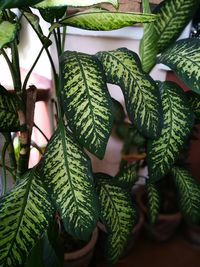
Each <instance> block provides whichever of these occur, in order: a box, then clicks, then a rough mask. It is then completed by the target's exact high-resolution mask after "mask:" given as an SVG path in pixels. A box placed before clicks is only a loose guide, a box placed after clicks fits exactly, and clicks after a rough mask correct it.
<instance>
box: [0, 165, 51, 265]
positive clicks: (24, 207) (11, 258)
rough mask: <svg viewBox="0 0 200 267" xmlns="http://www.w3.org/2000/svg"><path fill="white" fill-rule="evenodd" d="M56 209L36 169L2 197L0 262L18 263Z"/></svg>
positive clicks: (0, 211)
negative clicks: (53, 207)
mask: <svg viewBox="0 0 200 267" xmlns="http://www.w3.org/2000/svg"><path fill="white" fill-rule="evenodd" d="M52 213H53V209H52V206H51V203H50V200H49V197H48V194H47V192H46V190H45V189H44V188H43V184H42V182H41V180H40V178H39V176H38V173H37V170H36V169H32V170H31V171H29V172H27V173H26V174H25V175H24V177H23V179H22V180H21V181H20V182H19V184H17V186H16V187H14V189H12V191H10V192H9V193H8V194H7V195H5V196H3V197H2V198H1V199H0V251H1V253H0V266H1V267H9V266H10V267H15V266H16V267H19V266H24V263H25V261H26V259H27V257H28V255H29V253H30V251H31V250H32V248H33V247H34V246H35V245H36V244H37V242H38V240H39V239H40V238H41V236H42V234H43V233H44V232H45V230H46V228H47V226H48V222H49V220H50V218H51V216H52Z"/></svg>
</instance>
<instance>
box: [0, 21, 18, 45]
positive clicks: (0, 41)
mask: <svg viewBox="0 0 200 267" xmlns="http://www.w3.org/2000/svg"><path fill="white" fill-rule="evenodd" d="M16 33H17V24H13V23H11V22H9V21H2V22H1V23H0V49H1V48H3V47H4V46H5V45H7V44H8V43H10V42H12V41H13V40H14V39H15V36H16Z"/></svg>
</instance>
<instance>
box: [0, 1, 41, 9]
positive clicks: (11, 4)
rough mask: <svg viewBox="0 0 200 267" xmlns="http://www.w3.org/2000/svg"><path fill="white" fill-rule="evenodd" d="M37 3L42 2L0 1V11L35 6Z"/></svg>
mask: <svg viewBox="0 0 200 267" xmlns="http://www.w3.org/2000/svg"><path fill="white" fill-rule="evenodd" d="M39 2H42V0H26V1H24V0H6V1H5V0H0V10H1V9H6V8H16V7H22V6H31V5H35V4H37V3H39Z"/></svg>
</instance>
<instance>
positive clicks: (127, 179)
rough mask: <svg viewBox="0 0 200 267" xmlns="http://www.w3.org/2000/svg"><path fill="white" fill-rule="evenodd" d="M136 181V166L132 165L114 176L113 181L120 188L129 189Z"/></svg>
mask: <svg viewBox="0 0 200 267" xmlns="http://www.w3.org/2000/svg"><path fill="white" fill-rule="evenodd" d="M137 180H138V175H137V165H136V164H132V165H130V166H128V167H125V168H123V169H122V170H120V171H119V173H118V174H117V175H116V176H115V178H114V181H115V183H116V184H118V185H119V186H121V187H124V188H129V189H131V188H132V187H133V185H134V184H135V182H136V181H137Z"/></svg>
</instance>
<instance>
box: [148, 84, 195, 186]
mask: <svg viewBox="0 0 200 267" xmlns="http://www.w3.org/2000/svg"><path fill="white" fill-rule="evenodd" d="M161 89H162V90H163V92H162V104H163V112H164V124H163V128H162V132H161V135H160V137H159V138H157V139H155V140H149V141H148V144H147V162H148V170H149V178H150V181H151V182H154V181H156V180H159V179H161V178H162V177H164V176H165V175H166V174H167V173H168V172H169V171H170V169H171V167H172V165H173V164H174V163H175V161H176V159H177V157H178V155H179V152H180V150H181V149H182V148H183V145H184V143H185V141H186V139H187V137H188V135H189V134H190V132H191V129H192V126H193V121H194V120H193V113H192V111H191V110H190V107H189V104H188V101H187V98H186V96H185V93H184V92H183V90H182V89H181V88H180V87H179V86H178V85H177V84H175V83H173V82H164V83H163V84H162V87H161Z"/></svg>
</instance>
